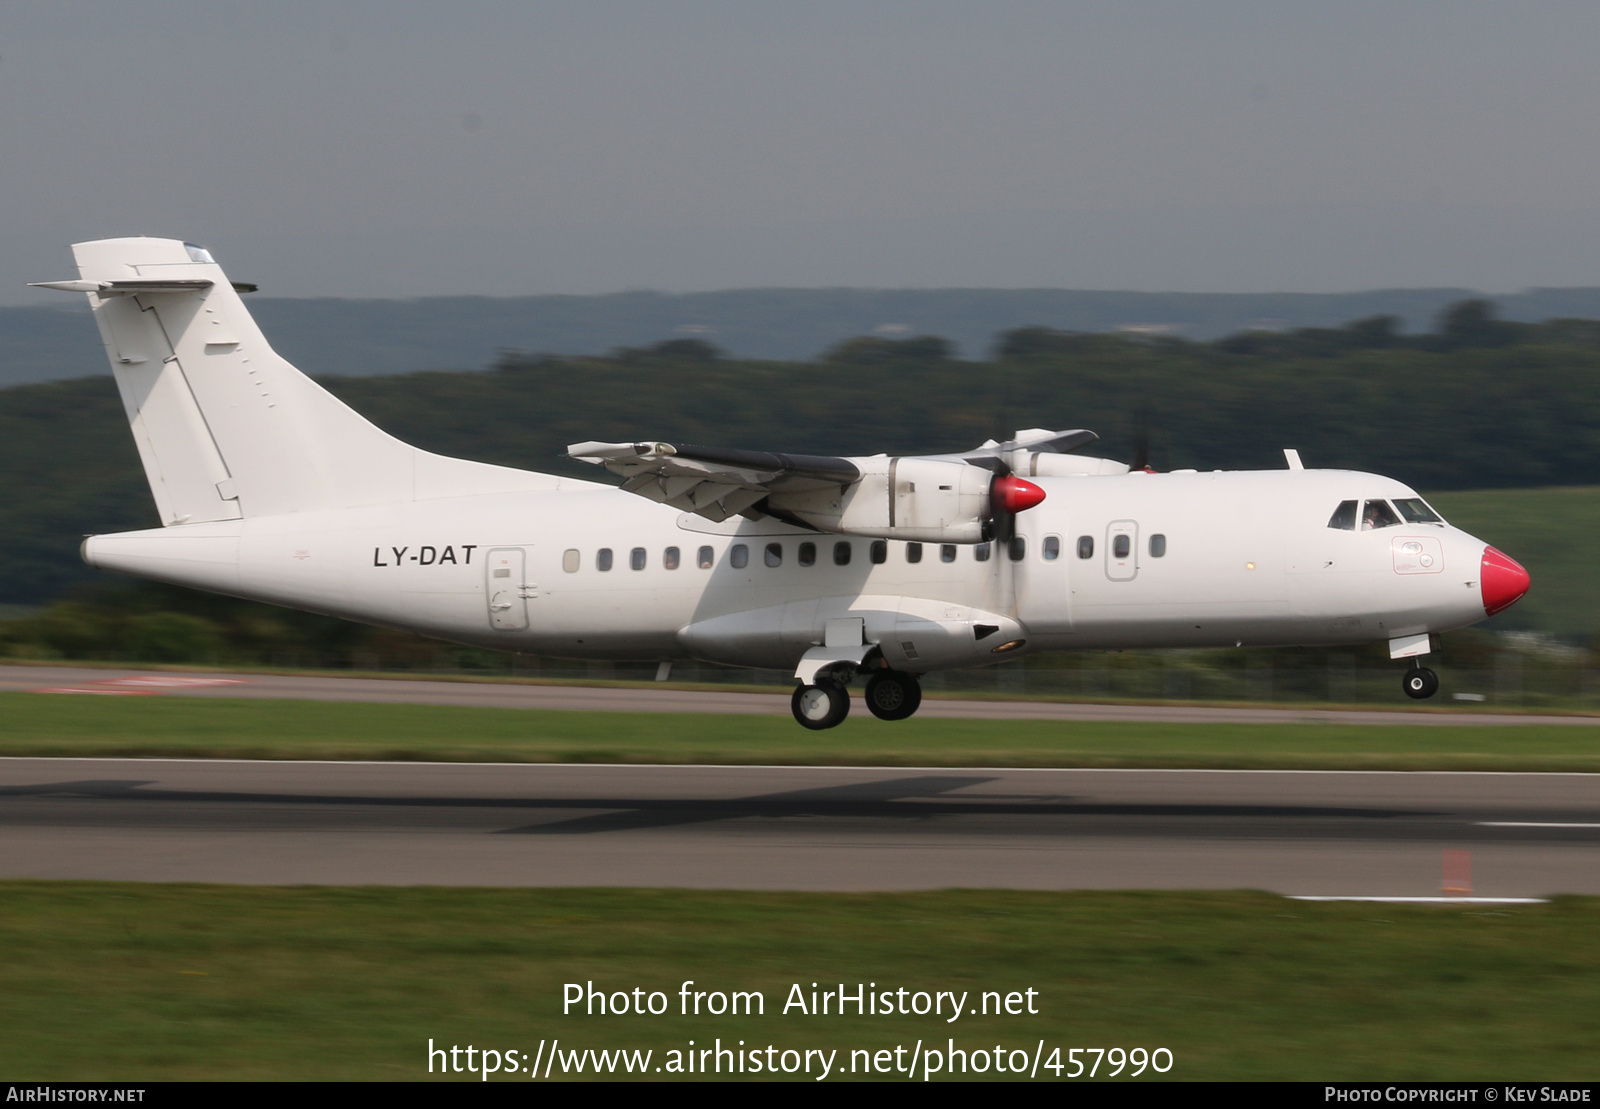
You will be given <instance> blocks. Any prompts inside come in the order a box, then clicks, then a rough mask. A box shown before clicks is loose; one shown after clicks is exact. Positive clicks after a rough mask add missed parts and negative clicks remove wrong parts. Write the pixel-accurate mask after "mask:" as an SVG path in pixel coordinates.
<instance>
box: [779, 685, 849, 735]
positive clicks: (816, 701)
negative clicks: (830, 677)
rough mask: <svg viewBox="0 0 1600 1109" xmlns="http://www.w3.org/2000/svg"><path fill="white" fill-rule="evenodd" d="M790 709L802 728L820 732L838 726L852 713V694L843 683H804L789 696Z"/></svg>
mask: <svg viewBox="0 0 1600 1109" xmlns="http://www.w3.org/2000/svg"><path fill="white" fill-rule="evenodd" d="M789 710H790V711H791V712H793V713H794V718H795V719H796V720H798V721H799V722H800V726H801V727H802V728H810V729H811V730H812V731H814V732H820V731H821V730H822V729H824V728H834V727H838V726H839V725H840V724H842V723H844V718H845V717H846V716H849V715H850V694H849V693H847V692H845V688H844V686H842V685H834V684H833V683H831V682H829V683H827V684H824V685H802V686H800V687H799V688H797V689H796V690H795V691H794V696H793V697H791V698H789Z"/></svg>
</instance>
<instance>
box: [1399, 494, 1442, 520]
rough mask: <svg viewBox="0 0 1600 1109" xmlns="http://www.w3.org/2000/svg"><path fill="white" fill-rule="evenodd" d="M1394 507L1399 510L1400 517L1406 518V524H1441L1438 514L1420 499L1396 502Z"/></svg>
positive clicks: (1412, 498) (1414, 498)
mask: <svg viewBox="0 0 1600 1109" xmlns="http://www.w3.org/2000/svg"><path fill="white" fill-rule="evenodd" d="M1394 506H1395V507H1396V508H1398V509H1399V510H1400V515H1402V516H1404V517H1405V518H1406V523H1408V524H1442V523H1444V521H1443V520H1441V519H1439V514H1438V513H1437V512H1435V511H1434V510H1433V509H1431V508H1429V507H1428V505H1427V503H1426V502H1425V501H1424V500H1423V499H1422V498H1421V497H1411V498H1408V499H1406V500H1397V501H1395V502H1394Z"/></svg>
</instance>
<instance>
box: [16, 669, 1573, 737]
mask: <svg viewBox="0 0 1600 1109" xmlns="http://www.w3.org/2000/svg"><path fill="white" fill-rule="evenodd" d="M0 690H41V691H44V692H59V693H62V694H68V693H78V694H82V695H89V694H102V695H110V694H119V693H120V694H159V695H163V696H176V697H245V698H266V699H299V700H311V701H369V702H381V703H387V704H411V705H469V706H478V707H485V708H519V709H566V710H573V711H581V712H711V713H737V714H745V715H761V716H787V715H788V714H789V697H788V695H787V694H780V693H724V692H720V691H703V690H677V689H640V688H638V687H632V688H605V687H598V686H560V685H532V684H519V683H515V682H491V681H478V682H473V681H468V682H452V681H430V680H426V679H422V680H413V679H409V678H393V679H390V678H337V677H321V676H303V675H290V674H251V673H234V674H230V673H211V672H199V671H194V672H174V671H150V670H136V669H128V670H110V669H100V668H93V667H72V666H0ZM859 692H860V691H859V690H857V691H856V693H857V695H859ZM1396 698H1397V699H1398V698H1399V694H1398V693H1397V694H1396ZM862 711H865V710H862ZM917 715H918V717H919V718H927V719H965V720H1059V721H1090V720H1100V721H1119V720H1122V721H1136V722H1145V723H1173V724H1207V723H1210V724H1276V723H1330V724H1418V725H1430V724H1432V725H1438V724H1478V725H1491V724H1552V725H1563V726H1577V727H1591V728H1592V727H1595V726H1597V725H1600V716H1537V715H1532V714H1521V713H1495V712H1478V711H1468V712H1460V711H1457V712H1450V711H1428V710H1424V709H1412V710H1410V711H1402V710H1397V711H1394V712H1384V711H1364V710H1360V711H1358V710H1351V711H1344V710H1340V709H1298V708H1284V709H1273V708H1236V707H1216V708H1212V707H1208V706H1200V705H1096V704H1065V703H1060V702H1050V701H997V700H972V701H961V700H944V699H942V698H935V697H929V698H927V699H925V700H924V701H923V702H922V708H921V709H920V710H918V713H917Z"/></svg>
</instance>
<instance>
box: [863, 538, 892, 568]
mask: <svg viewBox="0 0 1600 1109" xmlns="http://www.w3.org/2000/svg"><path fill="white" fill-rule="evenodd" d="M867 557H868V558H870V559H872V564H873V565H874V566H882V565H883V564H884V563H885V562H888V561H889V544H888V543H886V542H884V541H883V540H882V539H874V540H873V541H872V546H870V547H868V548H867Z"/></svg>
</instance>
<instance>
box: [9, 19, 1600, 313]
mask: <svg viewBox="0 0 1600 1109" xmlns="http://www.w3.org/2000/svg"><path fill="white" fill-rule="evenodd" d="M1597 57H1600V5H1597V4H1595V3H1594V2H1593V0H1585V2H1572V3H1566V2H1546V0H1528V2H1526V3H1522V4H1510V3H1500V4H1490V3H1482V2H1466V0H1404V2H1402V0H1384V2H1369V0H1341V2H1339V3H1337V4H1304V3H1286V2H1284V0H1273V2H1270V3H1253V2H1244V0H1240V2H1220V0H1118V2H1116V3H1111V2H1097V3H1073V2H1068V0H1047V2H1032V0H916V2H901V0H856V2H851V3H843V2H834V0H738V2H726V3H725V2H715V0H704V2H699V0H568V2H565V3H537V2H530V0H517V2H504V3H502V2H498V0H455V2H453V3H451V4H448V5H446V4H443V3H439V2H432V3H411V2H405V0H384V2H381V3H377V2H374V3H363V2H341V0H319V2H317V3H310V2H302V0H274V2H272V3H267V4H263V3H254V4H242V3H240V4H236V3H226V2H221V0H207V2H204V3H190V2H184V0H139V2H138V3H133V4H129V3H88V2H79V0H49V2H48V3H39V2H34V0H7V3H6V4H5V5H4V6H0V275H4V281H3V282H0V303H49V301H48V300H47V299H46V296H45V294H41V293H36V292H31V291H28V290H25V289H23V288H22V284H23V283H24V282H26V281H30V280H46V279H55V278H61V277H65V276H70V275H71V272H70V264H69V256H68V254H67V252H66V249H65V247H66V244H67V243H70V242H72V241H75V240H81V239H89V238H98V237H103V236H108V235H126V234H151V235H165V236H173V237H181V238H187V239H190V240H193V241H197V242H201V243H204V244H205V245H207V246H209V247H211V248H212V250H213V251H214V253H215V254H216V255H217V257H218V259H219V260H220V261H221V262H223V264H224V265H225V266H226V267H227V268H228V270H229V272H230V275H231V276H233V277H235V278H236V279H240V280H258V281H260V282H261V283H262V285H263V287H264V289H265V290H267V291H270V292H271V293H272V294H274V295H280V296H322V295H342V296H411V295H423V294H449V293H488V294H520V293H552V292H572V293H584V292H600V291H613V290H618V289H626V288H658V289H667V290H700V289H717V288H729V287H740V286H751V285H809V286H819V285H865V286H879V287H899V286H924V287H927V286H952V285H966V286H1013V287H1015V286H1056V287H1067V288H1087V289H1105V288H1122V289H1142V290H1186V291H1239V292H1256V291H1305V292H1321V291H1334V290H1349V289H1363V288H1372V287H1379V286H1422V285H1454V286H1469V287H1474V288H1479V289H1483V290H1486V291H1491V292H1493V291H1510V290H1514V289H1519V288H1522V287H1526V286H1534V285H1600V198H1597V195H1596V190H1597V186H1600V64H1597V63H1596V58H1597Z"/></svg>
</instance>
